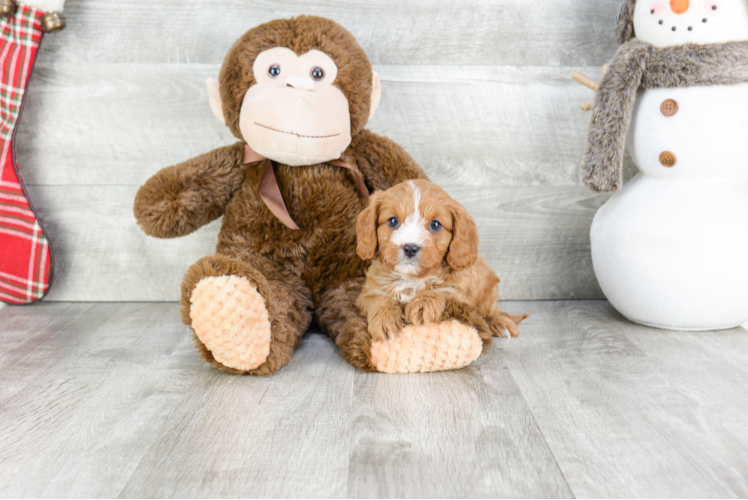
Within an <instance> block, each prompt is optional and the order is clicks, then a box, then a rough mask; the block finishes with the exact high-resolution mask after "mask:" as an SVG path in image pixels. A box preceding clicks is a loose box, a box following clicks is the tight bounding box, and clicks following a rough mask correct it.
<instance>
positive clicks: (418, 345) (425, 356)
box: [371, 320, 483, 373]
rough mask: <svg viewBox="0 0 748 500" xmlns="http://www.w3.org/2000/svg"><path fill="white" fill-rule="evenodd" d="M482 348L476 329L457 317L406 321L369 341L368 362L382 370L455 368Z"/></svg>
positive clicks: (414, 370)
mask: <svg viewBox="0 0 748 500" xmlns="http://www.w3.org/2000/svg"><path fill="white" fill-rule="evenodd" d="M482 350H483V341H482V340H481V338H480V336H479V335H478V331H477V330H475V329H474V328H471V327H469V326H467V325H464V324H463V323H460V322H458V321H455V320H449V321H444V322H441V323H431V324H429V325H420V326H415V325H408V326H406V327H405V328H404V329H403V330H402V331H401V332H400V333H399V334H397V336H396V337H395V338H394V339H392V340H385V341H381V342H372V344H371V364H372V366H374V368H375V369H376V370H377V371H379V372H382V373H418V372H438V371H444V370H457V369H459V368H464V367H465V366H467V365H469V364H470V363H472V362H473V361H475V360H476V359H478V356H480V354H481V352H482Z"/></svg>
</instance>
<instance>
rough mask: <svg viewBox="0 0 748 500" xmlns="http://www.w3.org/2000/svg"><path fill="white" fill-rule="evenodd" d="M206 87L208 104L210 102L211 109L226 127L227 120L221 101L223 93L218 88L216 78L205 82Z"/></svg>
mask: <svg viewBox="0 0 748 500" xmlns="http://www.w3.org/2000/svg"><path fill="white" fill-rule="evenodd" d="M205 85H206V86H207V87H208V102H210V109H212V110H213V114H214V115H216V118H218V121H220V122H221V123H223V124H224V125H226V119H225V118H224V117H223V102H222V101H221V91H220V90H219V88H218V80H216V79H215V78H208V79H207V80H205Z"/></svg>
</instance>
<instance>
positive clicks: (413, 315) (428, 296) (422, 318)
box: [405, 290, 447, 325]
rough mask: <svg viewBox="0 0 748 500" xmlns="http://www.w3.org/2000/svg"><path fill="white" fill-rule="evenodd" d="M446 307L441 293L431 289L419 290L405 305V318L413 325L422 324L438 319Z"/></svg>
mask: <svg viewBox="0 0 748 500" xmlns="http://www.w3.org/2000/svg"><path fill="white" fill-rule="evenodd" d="M446 307H447V301H446V299H445V298H444V294H443V293H438V292H436V291H433V290H429V291H425V292H419V293H418V294H417V295H416V296H415V297H413V300H411V301H410V303H409V304H408V305H407V306H405V318H406V319H407V320H408V321H409V322H410V323H413V324H414V325H424V324H429V323H434V322H436V321H439V318H441V317H442V314H444V309H445V308H446Z"/></svg>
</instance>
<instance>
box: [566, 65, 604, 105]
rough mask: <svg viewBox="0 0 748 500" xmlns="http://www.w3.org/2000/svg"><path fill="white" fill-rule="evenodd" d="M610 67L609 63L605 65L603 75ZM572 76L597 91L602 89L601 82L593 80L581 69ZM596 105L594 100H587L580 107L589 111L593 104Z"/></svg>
mask: <svg viewBox="0 0 748 500" xmlns="http://www.w3.org/2000/svg"><path fill="white" fill-rule="evenodd" d="M608 68H609V65H607V64H606V65H605V66H603V75H605V73H607V71H608ZM571 77H572V78H573V79H574V80H576V81H577V82H579V83H581V84H582V85H584V86H585V87H588V88H590V89H592V90H594V91H595V92H597V91H598V90H599V89H600V82H598V81H596V80H593V79H592V78H590V77H589V76H587V75H584V74H582V73H580V72H579V71H576V72H574V73H573V74H572V75H571ZM593 105H594V101H585V102H583V103H582V104H581V105H580V106H579V107H580V108H581V109H582V111H589V110H591V109H592V106H593Z"/></svg>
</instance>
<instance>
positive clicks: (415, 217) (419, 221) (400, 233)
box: [390, 181, 428, 264]
mask: <svg viewBox="0 0 748 500" xmlns="http://www.w3.org/2000/svg"><path fill="white" fill-rule="evenodd" d="M408 185H409V186H410V188H411V189H412V190H413V211H412V212H411V213H410V214H408V216H407V217H406V218H405V222H403V224H402V225H401V226H400V227H399V228H398V229H397V231H395V232H394V234H393V235H392V237H391V238H390V241H391V242H392V243H394V244H396V245H398V246H403V245H407V244H408V243H414V244H416V245H418V246H419V247H420V246H423V244H424V242H425V241H426V237H427V236H428V231H427V230H426V228H425V227H424V223H425V221H424V220H423V217H421V211H420V210H419V208H418V205H420V204H421V190H420V189H419V188H418V186H416V184H415V182H413V181H408ZM401 258H403V256H402V254H401ZM406 262H407V261H406V260H404V261H403V264H405V263H406Z"/></svg>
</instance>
